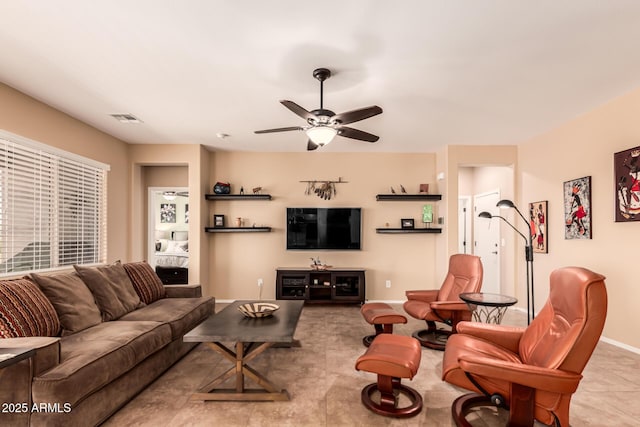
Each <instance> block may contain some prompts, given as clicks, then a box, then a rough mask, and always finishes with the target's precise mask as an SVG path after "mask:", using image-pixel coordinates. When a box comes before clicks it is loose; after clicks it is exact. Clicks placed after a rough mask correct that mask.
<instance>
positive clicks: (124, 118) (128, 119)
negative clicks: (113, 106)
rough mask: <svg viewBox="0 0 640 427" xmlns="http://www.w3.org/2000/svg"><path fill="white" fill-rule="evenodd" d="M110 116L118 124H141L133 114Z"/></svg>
mask: <svg viewBox="0 0 640 427" xmlns="http://www.w3.org/2000/svg"><path fill="white" fill-rule="evenodd" d="M110 116H111V117H113V118H114V119H116V120H117V121H119V122H120V123H142V120H140V119H139V118H137V117H136V116H134V115H133V114H110Z"/></svg>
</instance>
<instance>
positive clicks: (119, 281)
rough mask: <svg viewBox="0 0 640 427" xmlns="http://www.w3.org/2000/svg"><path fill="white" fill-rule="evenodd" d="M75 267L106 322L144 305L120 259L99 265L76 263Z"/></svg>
mask: <svg viewBox="0 0 640 427" xmlns="http://www.w3.org/2000/svg"><path fill="white" fill-rule="evenodd" d="M73 268H75V269H76V272H77V273H78V275H80V277H81V278H82V281H83V282H84V283H85V284H86V285H87V287H88V288H89V290H90V291H91V293H92V294H93V296H94V298H95V299H96V304H97V305H98V308H100V312H101V313H102V320H104V321H105V322H107V321H110V320H115V319H118V318H120V317H121V316H123V315H125V314H127V313H129V312H130V311H133V310H135V309H136V308H138V307H140V306H141V305H143V303H142V301H141V300H140V297H139V296H138V294H137V293H136V290H135V289H134V288H133V284H132V283H131V279H129V275H128V274H127V272H126V270H125V269H124V267H123V266H122V264H121V263H120V261H117V262H115V263H113V264H110V265H103V266H98V267H85V266H81V265H74V266H73Z"/></svg>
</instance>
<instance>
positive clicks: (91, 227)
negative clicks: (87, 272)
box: [0, 131, 108, 275]
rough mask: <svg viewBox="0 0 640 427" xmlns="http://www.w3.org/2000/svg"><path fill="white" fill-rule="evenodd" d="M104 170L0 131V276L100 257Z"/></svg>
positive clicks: (95, 260)
mask: <svg viewBox="0 0 640 427" xmlns="http://www.w3.org/2000/svg"><path fill="white" fill-rule="evenodd" d="M107 171H108V166H107V165H104V164H102V163H99V162H95V161H93V160H90V159H86V158H83V157H80V156H76V155H74V154H71V153H66V152H63V151H61V150H57V149H55V148H53V147H49V146H46V145H44V144H40V143H37V142H34V141H30V140H27V139H25V138H21V137H19V136H17V135H12V134H9V133H7V132H2V131H0V275H3V274H4V275H6V274H11V273H16V272H21V271H38V270H45V269H51V268H56V267H61V266H68V265H73V264H92V263H101V262H105V260H106V252H107V250H106V249H107V248H106V241H107V239H106V228H107V227H106V185H107Z"/></svg>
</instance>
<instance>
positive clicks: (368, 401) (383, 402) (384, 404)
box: [360, 380, 422, 418]
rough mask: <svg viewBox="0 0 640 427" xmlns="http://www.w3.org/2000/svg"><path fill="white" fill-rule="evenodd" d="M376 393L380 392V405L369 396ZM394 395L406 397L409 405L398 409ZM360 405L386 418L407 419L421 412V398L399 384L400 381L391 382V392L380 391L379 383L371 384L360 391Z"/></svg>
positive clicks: (414, 391) (396, 398) (418, 394)
mask: <svg viewBox="0 0 640 427" xmlns="http://www.w3.org/2000/svg"><path fill="white" fill-rule="evenodd" d="M376 391H378V392H380V403H377V402H375V401H374V400H373V399H372V398H371V395H372V394H373V393H375V392H376ZM396 394H404V395H405V396H407V398H408V399H409V401H410V402H411V404H410V405H409V406H406V407H404V408H398V406H397V402H398V397H397V396H396ZM360 397H361V400H362V404H363V405H364V406H365V407H366V408H367V409H369V410H370V411H372V412H374V413H376V414H378V415H384V416H387V417H394V418H409V417H414V416H416V415H418V414H419V413H420V411H422V396H420V393H418V392H417V391H416V390H414V389H412V388H411V387H407V386H406V385H404V384H400V381H398V380H396V381H394V382H393V390H392V391H391V390H380V382H378V383H372V384H369V385H368V386H366V387H365V388H363V389H362V393H360Z"/></svg>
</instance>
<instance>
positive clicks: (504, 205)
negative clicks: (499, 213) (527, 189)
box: [496, 199, 516, 209]
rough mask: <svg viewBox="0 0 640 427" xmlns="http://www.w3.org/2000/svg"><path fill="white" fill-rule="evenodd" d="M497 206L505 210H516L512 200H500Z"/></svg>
mask: <svg viewBox="0 0 640 427" xmlns="http://www.w3.org/2000/svg"><path fill="white" fill-rule="evenodd" d="M496 206H497V207H499V208H503V209H508V208H515V207H516V205H514V204H513V202H512V201H511V200H508V199H502V200H500V201H499V202H498V203H497V204H496Z"/></svg>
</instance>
